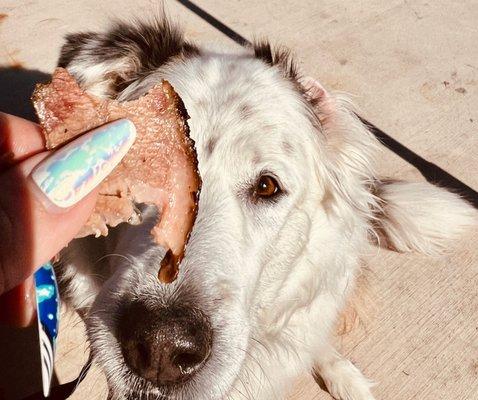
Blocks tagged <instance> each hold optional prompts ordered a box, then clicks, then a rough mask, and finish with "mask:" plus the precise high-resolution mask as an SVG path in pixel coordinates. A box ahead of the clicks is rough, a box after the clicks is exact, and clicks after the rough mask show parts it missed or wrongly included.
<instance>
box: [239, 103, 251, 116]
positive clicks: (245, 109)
mask: <svg viewBox="0 0 478 400" xmlns="http://www.w3.org/2000/svg"><path fill="white" fill-rule="evenodd" d="M239 114H240V115H241V118H249V117H250V116H251V115H252V114H253V112H252V107H250V106H249V105H248V104H241V106H240V107H239Z"/></svg>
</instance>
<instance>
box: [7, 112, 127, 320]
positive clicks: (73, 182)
mask: <svg viewBox="0 0 478 400" xmlns="http://www.w3.org/2000/svg"><path fill="white" fill-rule="evenodd" d="M106 128H107V129H106ZM112 129H115V133H116V131H118V132H122V133H123V137H126V138H127V140H126V142H124V143H121V144H119V143H111V148H109V146H108V149H107V150H108V151H107V152H105V151H104V150H105V149H104V148H101V149H100V150H98V143H99V141H101V140H103V144H104V139H105V132H107V131H108V132H111V130H112ZM115 137H116V136H115ZM134 138H135V129H134V126H133V125H132V124H131V123H130V122H129V121H126V120H120V121H116V122H113V123H111V124H108V125H107V126H104V128H103V127H101V128H98V129H95V130H93V131H90V132H88V133H86V134H84V135H81V136H80V137H79V138H77V139H75V140H74V141H73V142H71V143H70V144H68V145H66V146H64V147H62V148H61V149H59V150H57V151H54V152H53V151H46V150H45V144H44V140H43V135H42V134H41V129H40V127H39V126H38V125H37V124H34V123H32V122H29V121H27V120H24V119H22V118H18V117H15V116H12V115H8V114H1V113H0V237H1V239H0V295H1V297H0V320H1V321H3V322H7V323H10V324H13V325H17V326H25V325H28V324H29V323H30V322H31V321H32V320H33V318H34V316H35V308H36V305H35V293H34V282H33V277H32V274H33V273H34V272H35V270H36V269H37V268H39V267H40V266H41V265H43V264H45V263H46V262H48V261H49V260H50V259H51V258H53V257H54V256H55V254H57V253H58V252H59V251H60V250H61V249H62V248H63V247H65V246H66V245H67V244H68V242H70V241H71V240H72V239H73V238H74V237H75V236H76V234H77V233H78V231H79V230H80V229H81V227H82V226H83V225H84V224H85V222H86V221H87V219H88V217H89V215H90V214H91V213H92V211H93V208H94V205H95V202H96V197H97V190H96V189H95V187H96V186H97V185H98V184H99V183H100V182H101V181H102V180H103V179H104V178H105V177H106V176H107V175H108V174H109V173H110V172H111V171H112V170H113V168H114V167H115V166H116V165H117V164H118V162H119V161H121V159H122V158H123V156H124V155H125V154H126V152H127V151H128V149H129V148H130V147H131V144H132V143H133V141H134ZM95 146H96V147H95ZM2 293H3V294H2Z"/></svg>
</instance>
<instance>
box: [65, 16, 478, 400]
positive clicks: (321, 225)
mask: <svg viewBox="0 0 478 400" xmlns="http://www.w3.org/2000/svg"><path fill="white" fill-rule="evenodd" d="M60 65H61V66H64V67H66V68H67V69H68V70H69V71H70V72H71V73H72V74H73V75H74V76H75V77H76V78H77V79H78V80H79V82H80V83H81V85H82V86H83V87H84V88H85V89H86V90H87V91H89V92H90V93H94V94H95V95H97V96H104V97H111V98H118V99H119V100H130V99H134V98H138V97H139V96H141V95H142V94H144V93H146V92H147V91H148V89H149V88H151V87H152V86H153V85H155V84H156V83H158V82H160V81H161V80H162V79H166V80H168V81H169V82H171V84H172V85H173V86H174V88H175V89H176V90H177V91H178V93H179V94H180V95H181V97H182V99H183V100H184V103H185V105H186V108H187V110H188V113H189V115H190V117H191V119H190V120H189V124H190V128H191V136H192V138H193V139H194V141H195V142H196V149H197V152H198V159H199V169H200V173H201V176H202V179H203V187H202V192H201V198H200V203H199V214H198V218H197V222H196V224H195V226H194V229H193V231H192V235H191V238H190V242H189V244H188V247H187V251H186V255H185V258H184V261H183V262H182V265H181V268H180V275H179V278H178V279H177V280H176V281H175V282H174V283H172V284H169V285H164V284H161V283H160V282H159V281H158V279H157V278H156V276H157V271H158V268H159V265H160V261H161V259H162V257H163V255H164V252H163V250H162V249H160V248H158V247H156V246H155V245H154V244H153V243H151V241H150V239H149V236H148V232H149V230H150V227H151V224H154V220H155V218H157V215H156V211H155V210H154V209H152V208H148V207H143V218H144V222H143V224H142V225H139V226H130V225H122V226H120V227H118V228H116V229H114V230H112V232H111V233H110V235H109V236H108V237H107V238H98V239H94V238H87V239H82V240H77V241H75V242H73V243H72V244H71V245H70V246H69V247H68V249H66V250H65V251H64V252H63V257H62V262H61V263H59V264H58V265H57V268H58V271H59V273H60V275H61V280H62V289H63V297H64V298H65V299H67V301H68V303H69V304H70V305H71V306H72V307H73V308H74V309H76V310H78V311H79V312H80V314H81V315H82V316H83V317H84V319H85V322H86V324H87V330H88V336H89V340H90V342H91V347H92V350H93V353H94V356H95V360H96V361H97V363H98V364H99V365H100V367H101V368H102V369H103V371H104V372H105V374H106V376H107V379H108V385H109V389H110V396H111V397H112V398H115V399H125V398H126V399H133V398H135V399H137V398H158V399H163V398H164V399H166V398H168V399H194V400H211V399H213V400H214V399H231V400H232V399H242V398H248V399H258V400H265V399H282V398H284V397H285V396H286V395H287V390H288V388H290V387H291V386H292V383H293V381H294V379H296V378H297V377H298V376H299V375H300V374H303V373H306V372H308V373H312V372H313V371H316V372H318V373H319V374H320V375H321V377H322V379H323V381H324V382H325V384H326V386H327V388H328V390H329V392H330V393H331V394H332V395H333V396H334V397H335V398H337V399H341V400H371V399H373V395H372V394H371V391H370V387H371V382H370V381H369V380H368V379H366V378H365V377H363V376H362V374H361V373H360V371H359V370H358V369H357V368H356V367H355V366H354V365H353V364H352V363H350V362H349V361H348V360H346V359H344V358H343V357H342V356H341V355H340V354H339V353H338V352H337V351H336V350H335V349H334V347H333V345H332V344H331V342H330V335H331V332H332V331H333V330H334V326H335V323H336V320H337V317H338V315H339V313H340V312H341V309H342V307H343V306H344V302H345V300H346V298H347V295H348V293H349V292H350V290H351V289H352V288H353V284H354V280H355V278H356V276H357V275H358V273H359V265H360V262H359V261H360V257H361V255H363V254H365V253H368V252H369V249H370V248H369V246H371V245H370V244H369V242H370V241H372V242H375V243H377V242H379V244H381V245H384V244H385V245H386V246H387V247H389V248H393V249H396V250H399V251H413V250H417V251H420V252H423V253H427V254H435V253H438V252H440V251H442V250H443V249H444V248H445V246H446V245H447V242H448V241H449V240H450V239H455V238H456V237H458V235H459V234H460V233H461V232H462V231H463V230H464V229H465V227H466V226H467V225H470V224H472V223H473V221H474V218H475V210H474V209H473V208H472V207H471V206H469V205H468V204H467V203H465V202H464V201H462V200H461V199H460V198H459V197H458V196H457V195H455V194H452V193H449V192H447V191H445V190H443V189H440V188H437V187H434V186H432V185H430V184H428V183H405V182H385V181H383V182H382V181H380V180H379V179H378V178H377V177H376V176H375V173H374V168H373V158H374V155H375V153H376V151H377V148H378V145H377V142H376V140H375V138H374V137H373V136H372V135H371V134H370V132H368V131H367V129H366V128H365V127H364V125H363V124H362V123H361V122H360V121H359V119H358V118H357V117H356V115H355V114H354V112H353V111H352V109H351V106H350V103H349V102H348V101H347V100H346V99H345V98H343V97H342V96H337V95H334V94H331V93H328V92H327V91H326V90H324V88H323V87H322V86H321V85H320V84H319V83H318V82H317V81H315V80H313V79H310V78H300V77H299V75H298V73H297V71H296V69H295V66H294V64H293V62H292V61H291V59H290V58H289V56H288V53H287V52H284V51H279V52H275V51H271V47H270V46H269V45H268V44H267V43H263V44H260V45H256V46H251V47H250V48H247V49H236V48H234V49H223V48H217V47H214V48H208V47H197V46H196V45H193V44H191V43H188V42H186V41H185V40H184V39H183V37H182V35H181V33H179V32H178V31H177V30H176V29H175V28H172V27H171V26H170V25H169V24H168V23H167V22H165V21H157V22H152V23H146V24H144V23H135V24H123V23H118V24H117V25H115V26H114V27H113V28H112V29H111V30H109V31H108V32H106V33H80V34H74V35H70V36H68V38H67V43H66V45H65V46H64V48H63V50H62V54H61V59H60Z"/></svg>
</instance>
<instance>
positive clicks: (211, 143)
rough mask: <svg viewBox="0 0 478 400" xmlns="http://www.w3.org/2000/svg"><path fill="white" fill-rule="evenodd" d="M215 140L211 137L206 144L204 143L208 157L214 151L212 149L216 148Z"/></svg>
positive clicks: (215, 138)
mask: <svg viewBox="0 0 478 400" xmlns="http://www.w3.org/2000/svg"><path fill="white" fill-rule="evenodd" d="M217 140H218V138H217V137H212V138H210V139H209V140H208V141H207V143H206V153H207V155H208V156H210V155H211V154H212V152H213V151H214V148H215V147H216V144H217Z"/></svg>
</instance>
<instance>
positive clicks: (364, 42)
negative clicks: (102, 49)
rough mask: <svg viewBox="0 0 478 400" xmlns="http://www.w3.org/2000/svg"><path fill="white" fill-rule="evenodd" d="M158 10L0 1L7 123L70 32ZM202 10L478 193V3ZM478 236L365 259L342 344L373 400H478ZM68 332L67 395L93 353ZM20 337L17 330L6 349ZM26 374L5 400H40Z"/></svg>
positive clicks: (98, 395)
mask: <svg viewBox="0 0 478 400" xmlns="http://www.w3.org/2000/svg"><path fill="white" fill-rule="evenodd" d="M157 3H158V2H155V1H147V0H137V1H134V2H133V1H122V0H102V1H97V0H84V1H81V2H79V1H78V2H66V1H64V0H49V1H48V2H47V1H40V0H37V1H31V0H0V94H1V95H0V110H2V111H10V112H13V113H17V114H27V113H28V110H26V111H25V112H23V111H19V110H20V108H21V104H19V103H18V102H17V101H16V100H15V98H14V97H15V93H16V86H15V85H16V83H17V82H19V81H17V80H16V79H20V80H21V79H22V72H21V70H19V69H18V68H20V67H21V68H23V69H27V70H34V71H41V72H44V73H47V74H48V73H51V71H52V70H53V68H54V66H55V63H56V60H57V57H58V52H59V49H60V46H61V44H62V37H63V35H64V34H65V33H68V32H75V31H79V30H94V29H103V28H104V26H105V25H106V24H107V22H108V20H109V19H110V18H111V17H125V18H127V17H129V16H131V15H135V16H139V17H140V16H141V15H149V14H151V11H155V10H158V8H159V7H158V5H157ZM196 4H197V5H199V6H200V7H201V8H203V9H204V10H207V11H208V12H209V13H211V14H212V15H214V16H215V17H217V18H218V19H219V20H220V21H222V22H223V23H224V24H226V25H227V26H228V27H230V28H232V29H234V30H235V31H237V32H239V33H240V34H241V35H243V36H244V37H247V38H253V37H263V36H264V37H268V38H270V39H271V40H272V41H273V42H275V43H281V44H284V45H286V46H288V47H289V48H291V49H292V50H293V52H294V53H295V54H296V55H297V59H298V60H300V66H301V68H302V70H303V71H304V73H305V74H307V75H312V76H314V77H316V78H318V79H319V80H320V81H322V82H323V84H324V85H325V86H326V87H327V88H329V89H333V90H340V91H345V92H348V93H351V94H353V95H354V101H355V103H356V104H357V105H358V106H359V108H360V110H361V115H362V116H363V117H365V118H366V119H367V120H369V121H371V122H373V123H374V124H375V125H376V126H378V127H379V128H381V129H382V130H383V131H385V132H386V133H387V134H388V135H390V136H391V137H393V138H394V139H396V140H398V141H399V142H400V143H402V144H403V145H405V146H406V147H407V148H408V149H410V150H412V151H413V152H415V153H417V154H419V155H420V156H421V157H423V158H424V159H426V160H428V161H429V162H431V163H434V164H436V165H438V166H439V167H441V168H442V169H444V170H446V171H447V172H448V173H450V174H451V175H453V176H454V177H455V178H457V179H458V180H460V181H461V182H463V183H465V184H466V185H468V186H469V187H471V188H475V190H476V188H478V163H477V153H478V45H477V44H478V24H477V21H478V3H477V2H476V1H475V0H463V1H460V2H458V1H455V2H450V1H445V0H435V1H430V0H428V1H423V0H417V1H408V0H389V1H378V0H358V1H339V0H324V1H320V2H319V1H316V0H296V1H289V2H285V1H280V0H263V1H257V0H256V1H253V0H231V1H227V2H222V1H217V0H197V1H196ZM165 8H166V10H167V11H168V13H169V14H170V15H171V16H173V17H174V18H175V19H177V20H178V21H181V22H182V23H183V25H184V27H185V29H186V32H187V33H188V34H189V37H190V38H191V39H193V40H198V41H210V40H214V41H223V42H230V43H231V44H232V45H236V44H234V42H232V41H231V40H230V39H229V38H227V37H226V36H224V35H223V34H221V33H220V32H218V31H217V30H216V29H214V28H213V27H212V26H211V25H210V24H208V23H207V22H205V21H204V20H203V19H201V18H199V17H198V16H197V15H195V14H193V13H192V12H191V11H189V10H188V9H186V8H185V7H183V6H182V5H181V4H179V3H178V2H177V1H173V0H169V1H165ZM30 75H31V76H33V77H35V76H42V74H40V73H38V72H32V73H31V74H30ZM30 88H31V85H30ZM2 91H3V94H2ZM7 92H8V94H7ZM10 93H11V94H10ZM17 94H18V93H17ZM26 98H27V97H24V99H26ZM15 107H17V108H15ZM379 171H380V172H381V174H382V176H387V177H393V178H400V179H410V180H423V179H424V178H423V177H422V176H421V174H420V172H419V171H418V170H417V169H416V168H415V167H413V166H412V165H411V164H409V163H407V162H405V161H404V160H402V159H401V158H400V157H398V156H397V155H396V154H394V153H393V152H391V151H390V150H388V149H385V148H384V150H383V153H382V154H381V156H380V160H379ZM477 233H478V230H474V231H473V232H470V234H469V235H467V236H466V237H464V238H463V240H462V241H461V243H459V244H458V245H457V247H456V248H455V249H454V250H452V251H451V252H450V254H448V255H446V256H443V257H441V258H439V259H431V258H428V257H424V256H420V255H417V254H397V253H392V252H388V251H384V250H381V251H378V250H377V253H376V254H371V255H369V256H368V257H367V259H366V262H367V272H366V274H365V276H366V278H367V279H366V280H367V284H366V286H367V297H366V299H365V301H364V303H365V304H366V307H364V308H362V309H359V310H358V313H359V318H358V320H357V321H356V323H355V325H354V328H353V329H352V330H351V331H350V332H348V333H346V334H343V335H340V336H337V341H338V343H339V347H340V348H341V349H342V351H343V353H344V354H346V355H347V356H348V357H349V358H350V359H351V360H352V361H353V362H354V363H356V364H357V365H358V366H359V367H360V369H361V370H362V371H363V372H364V373H365V374H366V375H367V376H368V377H369V378H371V379H372V380H374V381H376V382H377V386H376V387H375V389H374V394H375V396H376V398H377V399H381V400H412V399H419V400H455V399H457V400H458V399H459V400H476V399H478V247H477V245H476V234H477ZM60 332H61V334H60V338H59V351H58V360H57V364H56V371H57V373H58V377H59V380H60V382H66V381H68V380H70V379H73V378H75V377H76V375H77V374H78V372H79V371H80V369H81V366H82V365H83V363H84V361H85V360H86V358H87V346H86V344H85V341H84V335H83V327H82V324H81V322H79V321H78V320H77V318H76V317H75V316H74V315H72V314H67V315H65V317H64V318H63V322H62V328H61V330H60ZM19 335H20V334H19V333H17V332H13V331H9V332H7V333H5V332H4V336H3V337H4V338H5V337H7V336H8V337H10V338H18V336H19ZM1 337H2V335H0V338H1ZM12 340H14V339H12ZM0 346H1V347H3V348H4V350H3V352H2V350H0V359H1V357H2V354H3V355H5V354H7V352H6V351H5V348H6V347H8V346H9V344H7V343H6V342H3V341H2V342H1V344H0ZM12 346H13V345H12ZM13 353H14V352H13ZM9 354H12V351H10V353H9ZM13 357H15V356H13ZM4 361H5V363H4ZM9 361H10V360H6V359H5V360H2V361H1V362H2V363H4V365H8V362H9ZM17 361H18V359H17ZM31 365H32V364H29V363H28V361H26V362H25V365H24V367H23V368H22V370H21V371H20V370H18V373H16V371H8V370H2V372H0V375H2V376H3V378H0V388H1V387H2V385H4V386H3V393H4V394H3V395H4V396H5V398H7V399H17V398H22V397H24V396H25V395H27V394H29V393H31V392H33V391H38V390H39V387H38V386H36V385H37V384H38V380H35V379H34V378H32V373H31V371H30V372H28V371H29V369H32V367H31ZM4 371H5V372H4ZM22 374H23V377H20V378H19V377H18V375H22ZM5 382H10V383H11V384H10V385H6V383H5ZM13 382H16V383H15V384H13ZM35 382H36V383H35ZM0 393H1V392H0ZM106 393H107V391H106V386H105V380H104V377H103V376H102V375H101V374H100V373H99V372H98V371H97V370H96V369H93V371H92V372H90V374H89V375H88V376H87V378H86V379H85V381H84V382H83V383H82V384H81V385H80V386H79V388H78V390H77V391H76V392H75V394H74V395H73V396H72V397H71V398H72V399H78V400H79V399H98V400H99V399H106ZM0 397H1V394H0ZM290 398H291V399H301V400H312V399H319V400H326V399H330V396H329V395H328V394H327V393H325V392H324V391H322V390H321V389H320V388H319V386H318V385H317V384H316V383H315V381H314V380H313V379H312V377H309V376H304V377H303V378H302V379H301V380H300V381H299V382H298V383H297V386H296V388H295V389H293V392H292V393H291V397H290Z"/></svg>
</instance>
